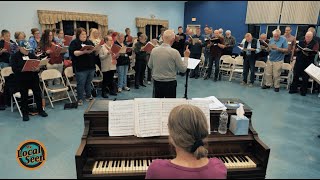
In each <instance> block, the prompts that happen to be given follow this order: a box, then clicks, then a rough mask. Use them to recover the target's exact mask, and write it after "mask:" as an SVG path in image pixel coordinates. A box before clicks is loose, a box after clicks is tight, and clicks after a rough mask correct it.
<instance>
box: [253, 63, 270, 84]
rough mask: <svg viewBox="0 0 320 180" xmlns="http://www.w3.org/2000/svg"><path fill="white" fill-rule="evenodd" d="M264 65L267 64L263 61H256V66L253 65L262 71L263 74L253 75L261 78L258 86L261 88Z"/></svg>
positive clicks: (256, 73)
mask: <svg viewBox="0 0 320 180" xmlns="http://www.w3.org/2000/svg"><path fill="white" fill-rule="evenodd" d="M266 65H267V64H266V63H265V62H264V61H256V64H255V67H256V68H258V69H259V70H261V69H263V72H261V71H259V72H255V73H254V74H255V75H256V76H257V77H260V76H261V77H262V79H261V84H260V86H262V83H263V80H264V70H265V68H266Z"/></svg>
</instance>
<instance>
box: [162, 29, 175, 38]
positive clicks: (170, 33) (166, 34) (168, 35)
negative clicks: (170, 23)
mask: <svg viewBox="0 0 320 180" xmlns="http://www.w3.org/2000/svg"><path fill="white" fill-rule="evenodd" d="M173 38H175V34H174V32H173V31H172V30H166V31H164V33H163V39H167V40H169V39H173Z"/></svg>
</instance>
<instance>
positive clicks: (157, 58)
mask: <svg viewBox="0 0 320 180" xmlns="http://www.w3.org/2000/svg"><path fill="white" fill-rule="evenodd" d="M174 41H175V34H174V32H173V31H172V30H166V31H165V32H164V33H163V43H162V44H161V45H160V46H159V47H157V48H154V49H153V50H152V51H151V54H150V59H149V63H148V67H149V68H150V69H152V78H153V81H154V83H153V84H154V85H153V97H154V98H176V89H177V80H176V74H177V71H179V72H181V73H184V72H186V70H187V67H188V61H187V60H186V59H185V60H184V61H182V60H181V55H180V53H179V51H177V50H176V49H173V48H172V47H171V46H172V44H173V43H174ZM189 56H190V51H189V49H188V46H187V47H186V50H185V52H184V57H185V58H188V57H189Z"/></svg>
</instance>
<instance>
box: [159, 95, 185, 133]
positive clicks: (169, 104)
mask: <svg viewBox="0 0 320 180" xmlns="http://www.w3.org/2000/svg"><path fill="white" fill-rule="evenodd" d="M182 104H187V100H186V99H184V98H164V99H162V100H161V106H162V116H161V123H162V127H161V135H162V136H169V130H168V120H169V115H170V112H171V110H172V109H173V108H175V107H176V106H179V105H182Z"/></svg>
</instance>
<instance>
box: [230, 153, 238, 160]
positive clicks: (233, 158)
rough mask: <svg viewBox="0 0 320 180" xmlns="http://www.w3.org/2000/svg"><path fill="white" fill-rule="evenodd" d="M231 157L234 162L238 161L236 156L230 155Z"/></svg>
mask: <svg viewBox="0 0 320 180" xmlns="http://www.w3.org/2000/svg"><path fill="white" fill-rule="evenodd" d="M230 158H231V159H232V160H233V161H234V162H238V161H237V159H236V158H235V157H234V156H232V155H231V156H230Z"/></svg>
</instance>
